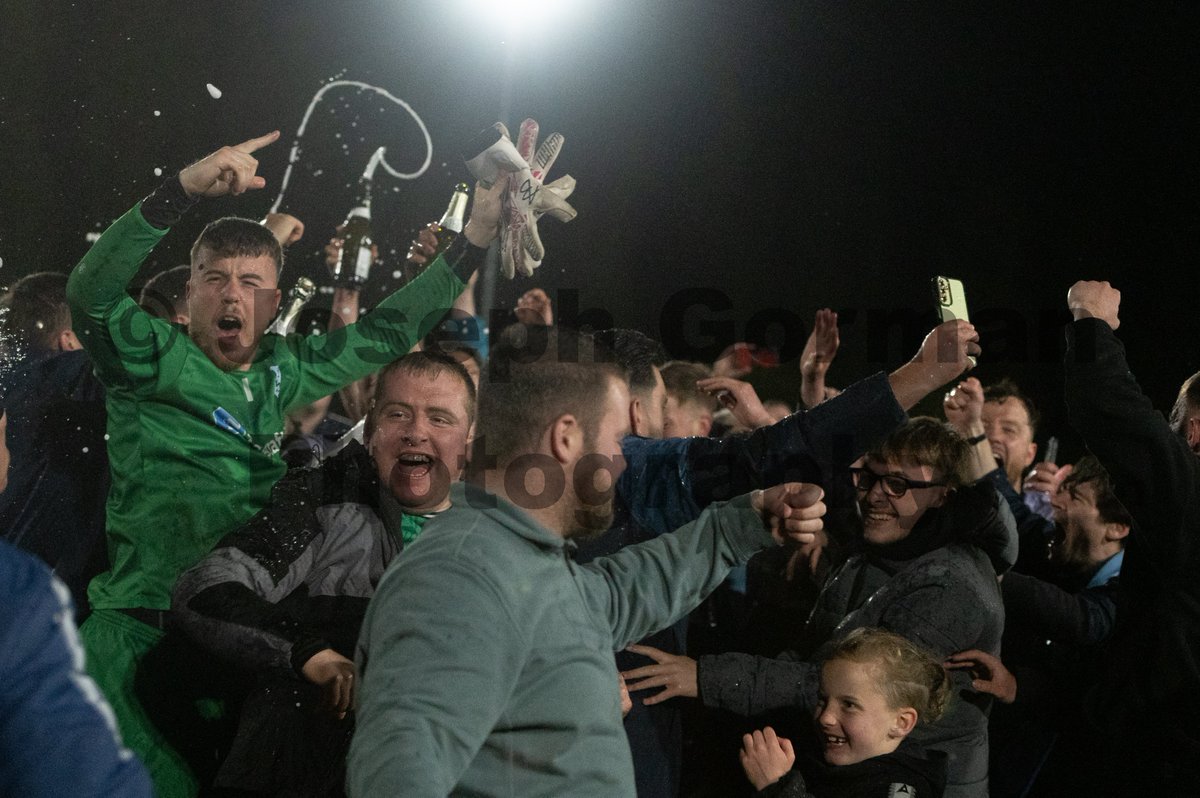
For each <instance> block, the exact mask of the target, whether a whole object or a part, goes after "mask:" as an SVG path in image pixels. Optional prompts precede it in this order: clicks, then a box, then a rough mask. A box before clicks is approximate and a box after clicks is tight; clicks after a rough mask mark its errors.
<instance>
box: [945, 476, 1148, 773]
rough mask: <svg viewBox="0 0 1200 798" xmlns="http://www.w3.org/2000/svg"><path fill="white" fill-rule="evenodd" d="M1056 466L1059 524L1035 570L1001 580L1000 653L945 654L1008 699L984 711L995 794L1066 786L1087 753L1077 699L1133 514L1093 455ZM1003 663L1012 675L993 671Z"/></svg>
mask: <svg viewBox="0 0 1200 798" xmlns="http://www.w3.org/2000/svg"><path fill="white" fill-rule="evenodd" d="M1061 471H1062V472H1063V473H1064V474H1065V475H1066V476H1065V478H1064V480H1063V483H1062V486H1061V487H1060V489H1059V490H1058V492H1057V493H1056V494H1055V496H1054V497H1053V500H1052V502H1053V507H1054V521H1055V524H1056V526H1057V533H1058V534H1057V541H1056V545H1055V547H1054V553H1053V557H1052V559H1051V561H1050V562H1049V563H1048V564H1047V565H1046V566H1043V567H1042V568H1040V569H1039V571H1038V574H1037V575H1036V576H1035V575H1031V574H1026V573H1019V572H1017V571H1016V569H1015V568H1014V570H1013V571H1010V572H1009V573H1008V574H1006V575H1005V577H1004V581H1003V582H1002V583H1001V593H1002V594H1003V596H1004V611H1005V628H1004V642H1003V651H1004V663H1003V664H1001V663H999V662H998V661H997V660H995V658H994V657H992V656H990V655H989V654H987V653H985V652H980V651H964V652H960V653H958V654H956V655H954V656H953V657H952V658H951V660H952V663H953V667H958V668H973V669H975V670H976V671H977V672H978V673H980V674H986V676H985V679H986V681H987V683H988V685H989V686H988V687H987V688H985V689H986V690H987V692H991V693H992V694H993V695H995V696H996V697H998V698H1000V699H1001V700H1002V701H1003V702H1004V704H1010V703H1012V704H1013V706H1012V707H1008V706H1005V705H1004V704H1002V705H1000V706H998V707H997V709H996V711H995V712H993V714H992V718H991V724H990V731H991V734H992V740H991V742H992V750H991V774H992V776H991V790H992V794H993V795H998V796H1004V795H1020V794H1024V793H1025V791H1026V790H1028V789H1029V786H1030V784H1031V783H1032V782H1033V780H1034V779H1037V785H1038V789H1039V792H1041V793H1042V794H1047V795H1054V794H1063V791H1068V792H1069V791H1070V787H1071V784H1072V780H1073V779H1074V775H1075V773H1076V771H1077V770H1078V769H1079V768H1081V767H1086V766H1087V760H1088V758H1089V757H1090V756H1091V753H1090V749H1088V747H1087V746H1086V745H1084V746H1082V748H1081V746H1080V745H1079V740H1078V739H1077V738H1078V730H1079V728H1080V726H1081V724H1082V718H1081V716H1080V711H1081V704H1082V700H1083V695H1084V693H1085V692H1086V691H1087V689H1088V688H1089V687H1090V686H1091V685H1092V684H1093V683H1094V682H1095V676H1096V673H1097V670H1098V668H1099V667H1100V666H1101V663H1102V661H1103V658H1102V655H1103V648H1102V646H1103V644H1104V643H1105V641H1107V640H1108V638H1109V637H1110V636H1111V634H1112V630H1113V626H1114V624H1115V622H1116V616H1117V590H1118V582H1119V578H1120V572H1121V563H1122V560H1123V559H1124V554H1125V540H1126V538H1127V537H1128V536H1129V533H1130V528H1131V527H1132V525H1133V519H1132V518H1131V517H1130V515H1129V512H1128V511H1127V510H1126V509H1125V507H1124V506H1123V505H1122V504H1121V502H1120V501H1118V500H1117V498H1116V496H1115V495H1114V493H1113V486H1112V481H1111V480H1110V479H1109V476H1108V473H1107V472H1106V471H1105V470H1104V467H1103V466H1101V465H1100V462H1099V461H1098V460H1096V458H1095V457H1092V456H1091V455H1088V456H1086V457H1083V458H1082V459H1080V460H1079V462H1078V463H1076V464H1075V465H1074V466H1073V467H1072V466H1063V468H1062V469H1061ZM1005 670H1008V671H1011V673H1012V674H1013V676H1014V677H1015V682H1009V681H1007V680H1006V679H1003V678H1001V679H997V674H1001V675H1003V673H1004V671H1005ZM1004 684H1014V685H1015V686H1019V690H1017V691H1016V694H1015V695H1014V694H1012V693H1011V692H1010V691H1005V690H1004V689H1001V688H1002V685H1004ZM1018 696H1019V700H1018V701H1016V703H1013V702H1014V699H1016V698H1018ZM1060 737H1061V739H1060V740H1059V739H1057V738H1060Z"/></svg>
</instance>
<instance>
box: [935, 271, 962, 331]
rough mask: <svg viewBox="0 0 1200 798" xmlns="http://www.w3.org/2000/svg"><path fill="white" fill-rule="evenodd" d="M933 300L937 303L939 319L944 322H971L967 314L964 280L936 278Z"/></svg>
mask: <svg viewBox="0 0 1200 798" xmlns="http://www.w3.org/2000/svg"><path fill="white" fill-rule="evenodd" d="M933 300H934V302H936V303H937V309H938V317H939V318H940V319H941V321H942V322H947V321H953V320H954V319H962V320H963V321H970V320H971V315H970V314H969V313H968V312H967V293H966V291H965V290H964V289H963V284H962V280H956V279H954V278H953V277H942V276H938V277H934V278H933Z"/></svg>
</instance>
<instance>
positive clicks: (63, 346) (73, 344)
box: [55, 327, 83, 352]
mask: <svg viewBox="0 0 1200 798" xmlns="http://www.w3.org/2000/svg"><path fill="white" fill-rule="evenodd" d="M55 343H56V346H58V351H59V352H74V351H76V350H78V349H83V344H81V343H79V338H78V337H77V336H76V335H75V331H74V330H72V329H71V328H70V327H68V328H67V329H65V330H63V331H62V332H60V333H59V334H58V340H57V341H56V342H55Z"/></svg>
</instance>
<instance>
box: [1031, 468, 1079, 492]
mask: <svg viewBox="0 0 1200 798" xmlns="http://www.w3.org/2000/svg"><path fill="white" fill-rule="evenodd" d="M1074 469H1075V467H1074V466H1073V465H1071V464H1069V463H1068V464H1066V465H1061V466H1060V465H1056V464H1054V463H1046V462H1042V463H1037V464H1036V465H1034V467H1033V470H1032V471H1030V472H1029V475H1028V476H1027V477H1025V480H1024V481H1023V482H1022V483H1021V487H1022V488H1024V489H1025V490H1037V491H1041V492H1042V493H1048V494H1049V495H1051V496H1053V495H1054V494H1056V493H1058V489H1059V488H1060V487H1061V486H1062V483H1063V480H1064V479H1066V478H1067V477H1068V476H1070V475H1071V472H1072V471H1073V470H1074Z"/></svg>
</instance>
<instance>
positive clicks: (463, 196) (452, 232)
mask: <svg viewBox="0 0 1200 798" xmlns="http://www.w3.org/2000/svg"><path fill="white" fill-rule="evenodd" d="M469 191H470V189H469V188H468V187H467V184H466V183H459V184H458V185H456V186H455V187H454V193H453V194H451V195H450V204H449V205H447V206H446V212H445V213H443V214H442V218H441V219H439V220H438V222H437V224H435V225H434V226H433V234H434V235H436V236H437V240H438V242H437V247H436V248H435V249H434V251H433V254H432V255H426V256H425V262H424V263H419V264H418V263H408V264H406V265H405V268H404V272H405V279H406V280H412V279H414V278H415V277H416V276H417V275H418V274H420V273H421V272H423V271H425V269H426V268H428V266H429V264H431V263H433V262H434V261H435V260H437V256H438V255H441V254H442V253H443V252H445V251H446V249H447V247H449V246H450V245H451V244H453V243H454V239H456V238H458V234H459V233H461V232H462V231H463V227H464V226H465V225H466V218H467V197H468V193H469Z"/></svg>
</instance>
